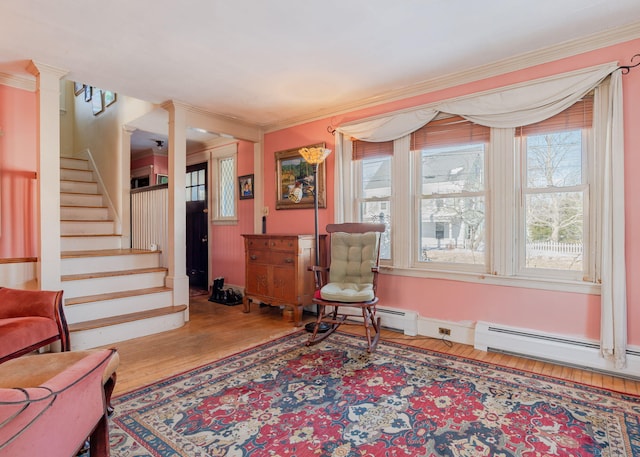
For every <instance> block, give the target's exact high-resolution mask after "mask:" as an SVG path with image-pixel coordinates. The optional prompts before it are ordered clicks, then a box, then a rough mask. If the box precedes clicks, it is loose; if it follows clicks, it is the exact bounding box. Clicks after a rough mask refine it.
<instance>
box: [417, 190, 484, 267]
mask: <svg viewBox="0 0 640 457" xmlns="http://www.w3.org/2000/svg"><path fill="white" fill-rule="evenodd" d="M420 216H421V217H420V249H421V250H420V255H419V261H421V262H452V263H464V264H471V265H482V264H484V263H485V252H484V251H485V239H484V236H485V233H484V232H485V230H484V221H485V208H484V197H456V198H428V199H427V198H425V199H422V204H421V215H420Z"/></svg>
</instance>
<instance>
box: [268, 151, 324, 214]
mask: <svg viewBox="0 0 640 457" xmlns="http://www.w3.org/2000/svg"><path fill="white" fill-rule="evenodd" d="M302 147H306V148H324V147H325V144H324V143H319V144H312V145H309V146H301V147H299V148H295V149H288V150H286V151H279V152H276V192H277V195H276V209H301V208H313V193H314V192H316V191H317V196H318V207H319V208H326V207H327V205H326V201H325V200H326V199H325V193H326V190H325V188H326V177H325V176H326V174H325V162H322V163H321V164H320V165H318V182H317V183H315V182H314V177H313V167H312V166H311V165H310V164H308V163H307V162H306V161H305V160H304V159H303V158H302V156H301V155H300V153H299V152H298V151H299V150H300V149H301V148H302Z"/></svg>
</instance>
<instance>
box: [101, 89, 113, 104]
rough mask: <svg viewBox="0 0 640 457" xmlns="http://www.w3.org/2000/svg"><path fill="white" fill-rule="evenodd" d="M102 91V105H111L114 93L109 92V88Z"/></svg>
mask: <svg viewBox="0 0 640 457" xmlns="http://www.w3.org/2000/svg"><path fill="white" fill-rule="evenodd" d="M103 93H104V107H105V108H106V107H107V106H110V105H113V104H114V103H115V101H116V93H115V92H111V91H110V90H105V91H103Z"/></svg>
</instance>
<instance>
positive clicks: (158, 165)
mask: <svg viewBox="0 0 640 457" xmlns="http://www.w3.org/2000/svg"><path fill="white" fill-rule="evenodd" d="M149 165H153V173H152V174H151V175H150V176H149V183H150V185H152V186H153V185H154V184H155V183H156V175H159V174H160V175H167V174H168V173H169V172H168V170H169V157H167V156H161V155H155V154H154V155H148V156H145V157H141V158H139V159H136V160H132V161H131V171H133V170H137V169H138V168H142V167H148V166H149Z"/></svg>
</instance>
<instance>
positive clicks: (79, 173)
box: [60, 168, 93, 181]
mask: <svg viewBox="0 0 640 457" xmlns="http://www.w3.org/2000/svg"><path fill="white" fill-rule="evenodd" d="M60 179H64V180H68V181H93V172H92V171H91V170H71V169H68V168H62V169H60Z"/></svg>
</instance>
